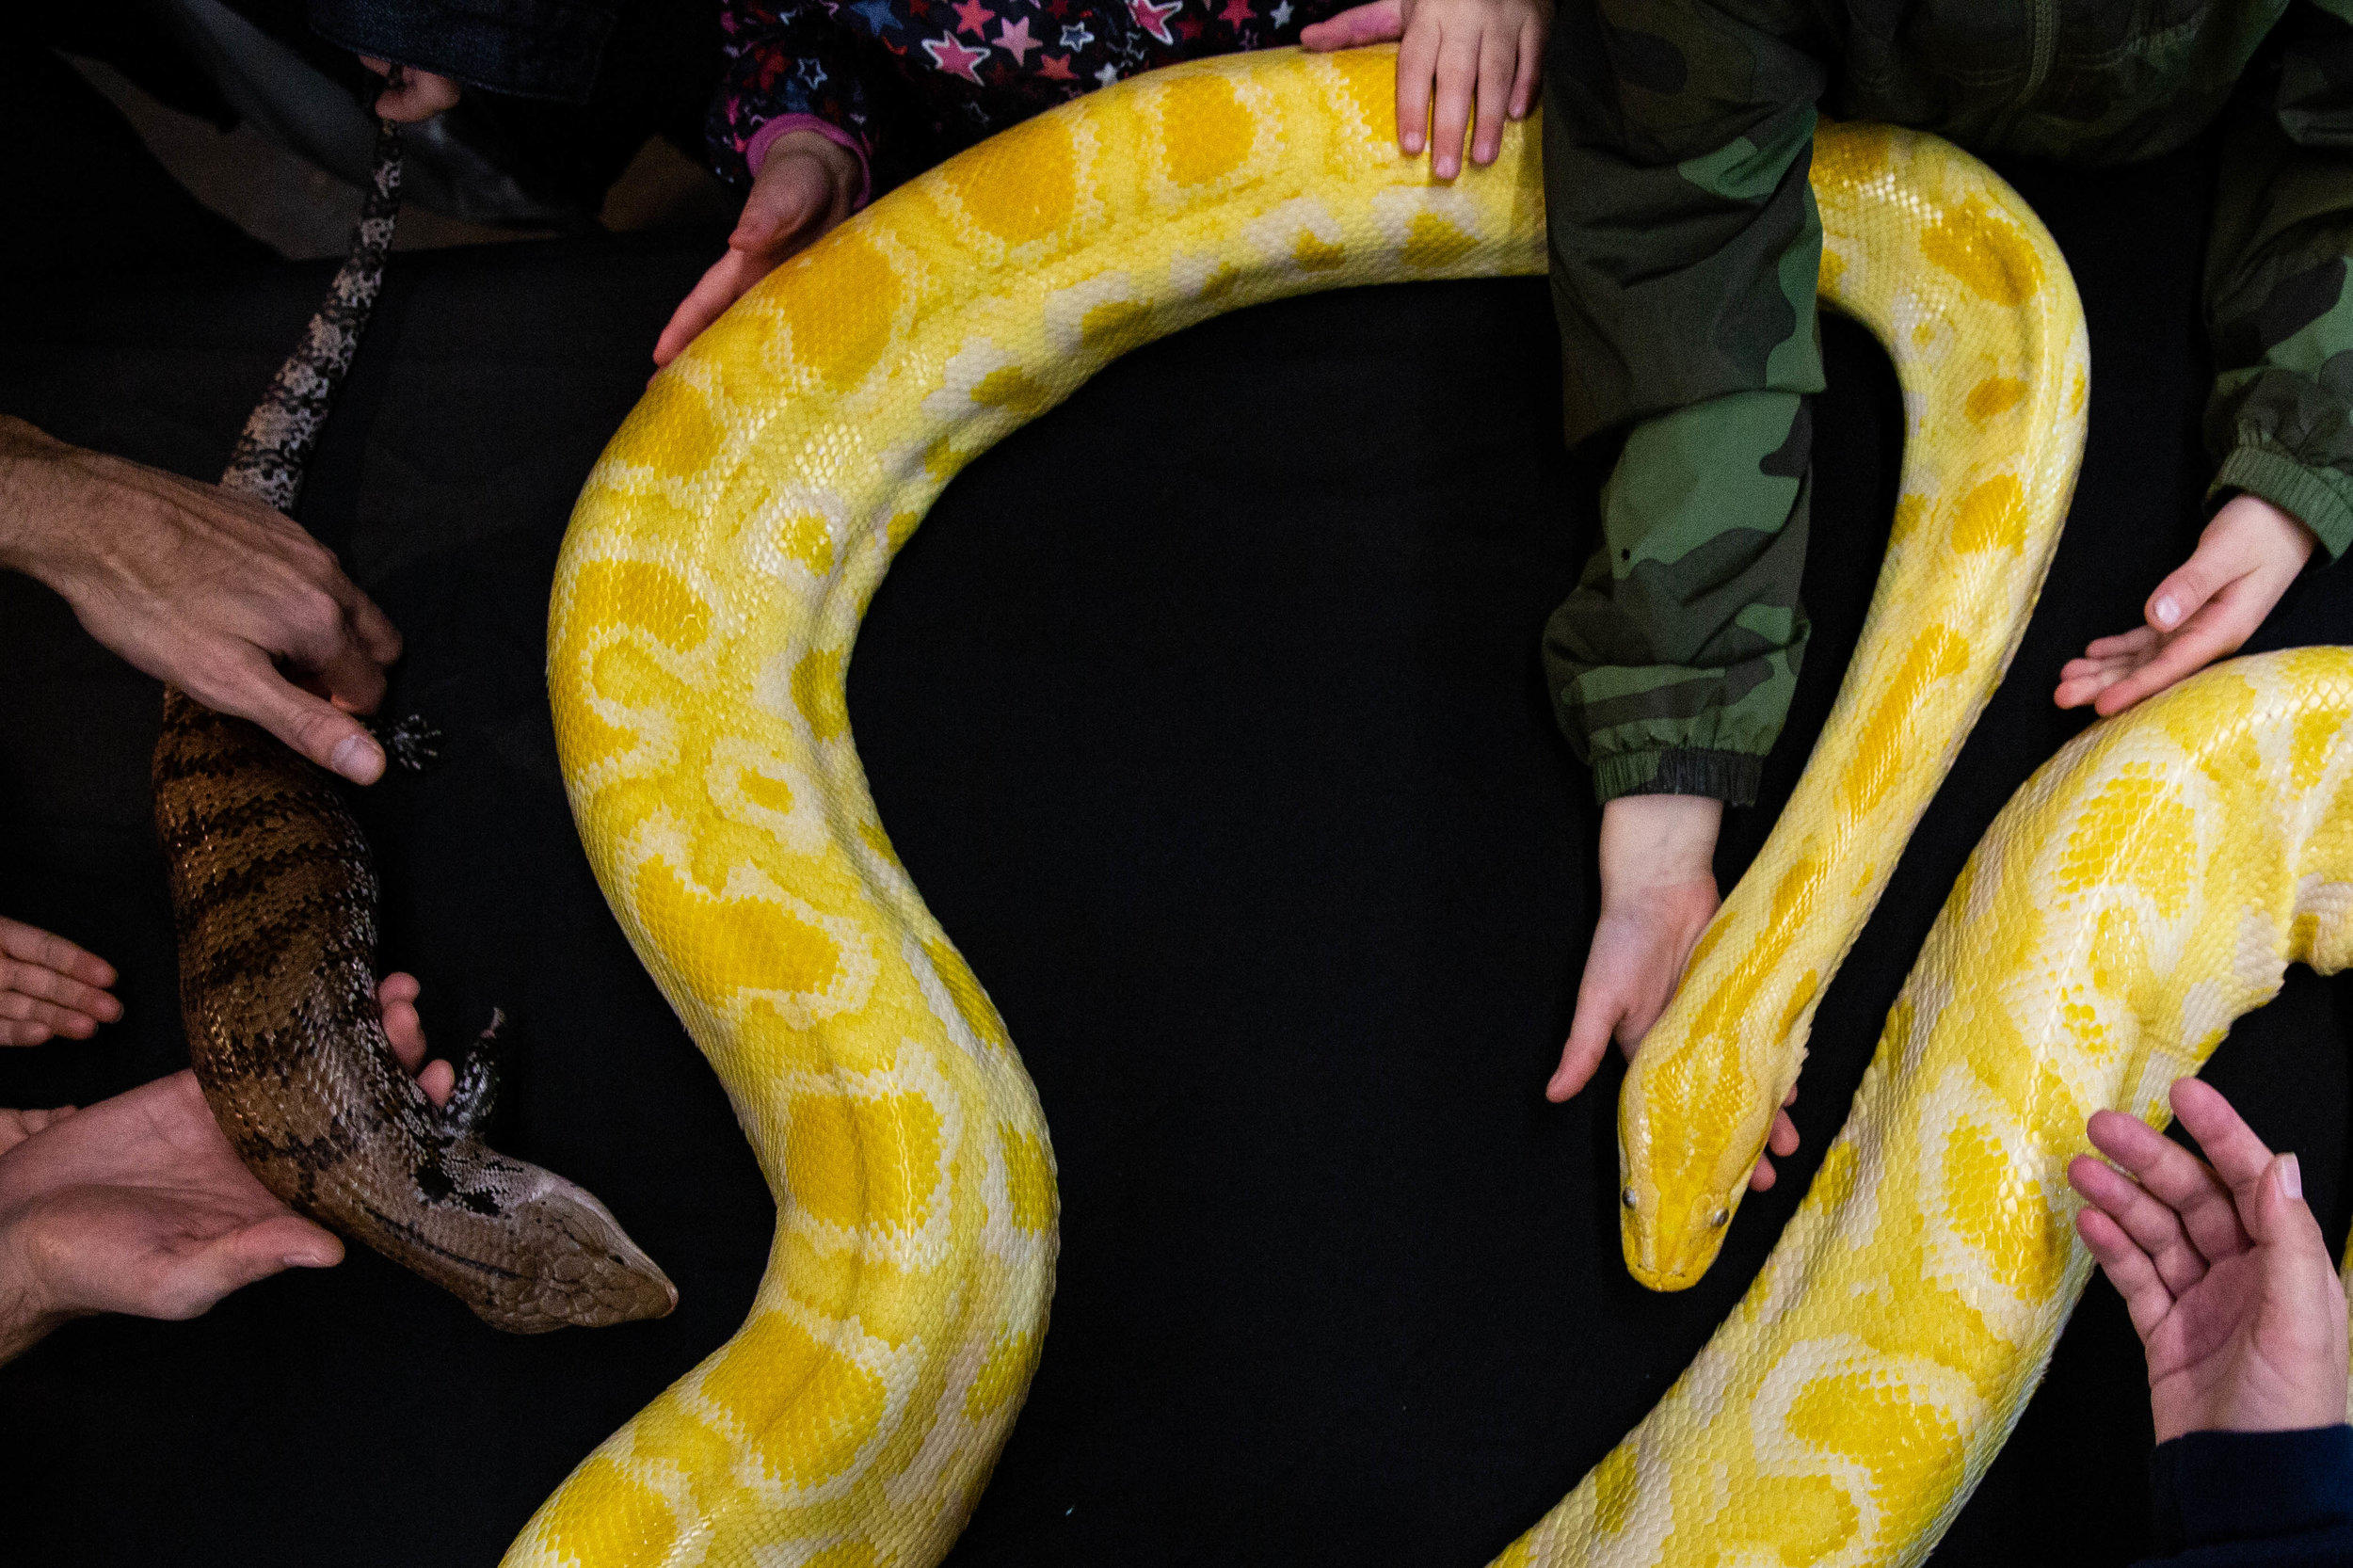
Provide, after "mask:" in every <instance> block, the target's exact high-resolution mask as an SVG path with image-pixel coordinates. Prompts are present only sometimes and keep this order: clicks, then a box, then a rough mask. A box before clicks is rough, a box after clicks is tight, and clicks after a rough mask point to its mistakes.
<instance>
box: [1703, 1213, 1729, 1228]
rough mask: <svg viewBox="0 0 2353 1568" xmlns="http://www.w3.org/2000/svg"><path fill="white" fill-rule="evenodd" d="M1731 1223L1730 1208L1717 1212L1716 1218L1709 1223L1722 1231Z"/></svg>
mask: <svg viewBox="0 0 2353 1568" xmlns="http://www.w3.org/2000/svg"><path fill="white" fill-rule="evenodd" d="M1731 1221H1732V1210H1731V1209H1729V1208H1719V1209H1718V1210H1716V1217H1715V1218H1714V1219H1712V1220H1710V1221H1708V1222H1707V1223H1708V1224H1711V1225H1714V1226H1715V1227H1716V1228H1717V1229H1718V1230H1721V1229H1723V1228H1724V1226H1725V1225H1727V1224H1730V1223H1731Z"/></svg>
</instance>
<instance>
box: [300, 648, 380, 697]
mask: <svg viewBox="0 0 2353 1568" xmlns="http://www.w3.org/2000/svg"><path fill="white" fill-rule="evenodd" d="M312 668H313V669H315V670H316V671H317V674H318V680H319V684H320V685H322V686H324V687H325V688H326V689H327V696H328V699H329V700H330V701H332V702H333V703H334V705H335V706H336V707H338V708H341V709H343V710H344V712H350V713H373V712H376V704H378V703H380V702H382V701H383V700H384V666H383V665H381V664H377V663H376V661H375V660H374V659H372V658H370V657H369V656H368V654H367V651H366V650H365V649H364V648H361V647H360V640H359V638H358V637H357V636H354V635H351V634H349V633H348V629H346V634H345V635H344V638H343V640H342V641H341V642H340V644H339V645H338V646H337V648H336V649H335V651H334V652H333V653H332V654H330V655H329V656H328V659H327V660H326V661H325V662H324V663H322V664H314V665H313V666H312Z"/></svg>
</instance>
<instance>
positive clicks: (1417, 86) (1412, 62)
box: [1397, 11, 1438, 158]
mask: <svg viewBox="0 0 2353 1568" xmlns="http://www.w3.org/2000/svg"><path fill="white" fill-rule="evenodd" d="M1437 64H1438V24H1436V23H1435V22H1433V21H1432V20H1430V19H1429V13H1428V12H1427V11H1425V12H1423V13H1422V15H1421V16H1420V17H1418V18H1417V19H1416V24H1415V25H1413V26H1410V27H1408V28H1406V30H1405V36H1404V39H1403V40H1402V41H1401V42H1400V43H1399V44H1398V46H1397V144H1398V146H1399V147H1401V148H1402V149H1404V151H1405V155H1406V156H1407V157H1409V158H1410V157H1413V156H1414V155H1415V154H1417V153H1418V152H1420V151H1421V150H1422V144H1423V141H1424V137H1425V135H1426V133H1427V132H1428V131H1429V129H1430V80H1431V74H1432V72H1434V71H1436V69H1437Z"/></svg>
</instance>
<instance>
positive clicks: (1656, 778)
mask: <svg viewBox="0 0 2353 1568" xmlns="http://www.w3.org/2000/svg"><path fill="white" fill-rule="evenodd" d="M1764 777H1765V759H1764V758H1762V757H1759V756H1756V755H1755V754H1754V753H1753V752H1746V751H1713V750H1709V749H1707V748H1706V747H1704V746H1670V747H1668V748H1667V749H1666V750H1664V751H1622V752H1619V753H1617V754H1616V755H1614V756H1610V757H1603V758H1600V759H1597V760H1595V761H1594V763H1593V794H1594V797H1595V798H1596V799H1598V800H1600V801H1601V803H1602V804H1603V805H1605V806H1606V805H1608V804H1609V802H1611V801H1613V800H1615V799H1617V798H1618V797H1619V796H1620V795H1708V796H1711V797H1713V798H1714V799H1717V800H1721V801H1722V802H1723V803H1724V804H1725V805H1726V806H1753V805H1755V804H1756V790H1757V786H1758V785H1759V784H1760V783H1762V782H1763V781H1764Z"/></svg>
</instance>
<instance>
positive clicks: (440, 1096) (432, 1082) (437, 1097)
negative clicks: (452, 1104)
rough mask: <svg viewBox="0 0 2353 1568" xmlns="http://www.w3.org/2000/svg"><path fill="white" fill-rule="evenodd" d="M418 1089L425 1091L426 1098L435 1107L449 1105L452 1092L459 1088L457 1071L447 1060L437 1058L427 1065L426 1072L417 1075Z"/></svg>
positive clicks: (425, 1065)
mask: <svg viewBox="0 0 2353 1568" xmlns="http://www.w3.org/2000/svg"><path fill="white" fill-rule="evenodd" d="M417 1087H418V1088H420V1089H422V1090H424V1097H425V1098H426V1099H429V1100H431V1101H432V1102H433V1103H434V1104H435V1105H437V1106H438V1105H447V1104H448V1103H449V1096H450V1091H452V1090H454V1089H456V1087H457V1069H456V1068H455V1067H453V1066H451V1065H450V1064H449V1063H448V1062H447V1061H446V1060H445V1059H441V1058H438V1057H437V1058H436V1059H434V1060H433V1061H431V1062H428V1063H426V1064H424V1071H423V1072H421V1073H419V1074H418V1075H417Z"/></svg>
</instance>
